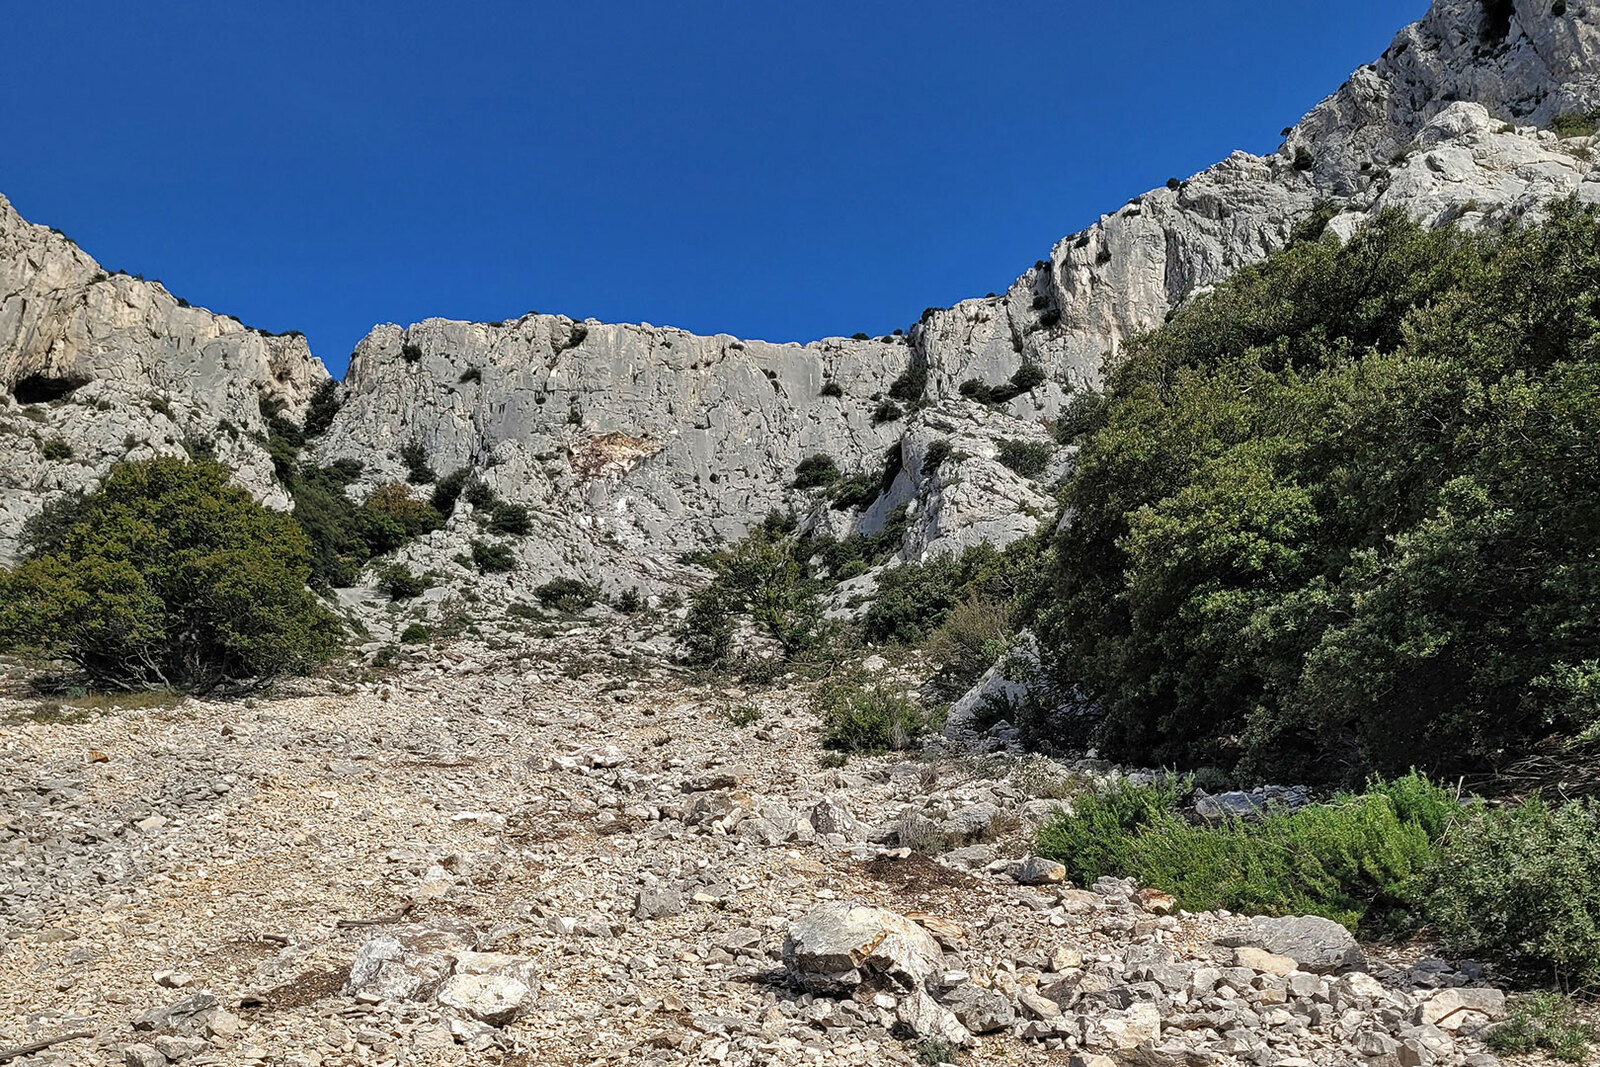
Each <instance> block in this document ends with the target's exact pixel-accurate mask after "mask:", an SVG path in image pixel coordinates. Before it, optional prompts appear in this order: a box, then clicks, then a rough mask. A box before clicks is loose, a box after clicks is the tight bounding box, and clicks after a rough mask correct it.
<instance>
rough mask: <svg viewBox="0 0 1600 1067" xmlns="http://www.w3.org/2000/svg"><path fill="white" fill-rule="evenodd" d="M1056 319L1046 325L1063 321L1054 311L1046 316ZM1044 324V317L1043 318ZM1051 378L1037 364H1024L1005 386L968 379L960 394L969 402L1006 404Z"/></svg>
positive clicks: (1059, 314)
mask: <svg viewBox="0 0 1600 1067" xmlns="http://www.w3.org/2000/svg"><path fill="white" fill-rule="evenodd" d="M1050 315H1053V316H1054V317H1053V318H1052V319H1051V321H1050V322H1048V323H1043V324H1044V325H1048V326H1054V325H1055V324H1056V323H1057V322H1059V321H1060V320H1061V313H1060V312H1059V311H1055V310H1054V309H1052V310H1051V311H1049V312H1046V316H1050ZM1041 322H1043V316H1042V317H1041ZM1049 378H1050V376H1049V375H1048V374H1046V373H1045V371H1044V368H1043V367H1041V366H1039V365H1038V364H1037V363H1024V364H1022V366H1020V367H1018V368H1017V372H1016V373H1015V374H1013V375H1012V376H1011V380H1010V381H1009V382H1007V383H1006V384H1005V385H990V384H988V383H987V382H985V381H984V380H983V379H982V378H968V379H967V380H966V381H964V382H962V383H961V385H960V387H959V388H960V393H961V395H962V396H964V397H966V398H967V399H969V400H976V401H977V402H978V403H980V404H1004V403H1007V402H1008V401H1011V400H1015V399H1016V398H1017V397H1019V396H1021V395H1023V394H1024V393H1031V392H1033V390H1035V389H1037V388H1038V387H1039V386H1041V385H1043V384H1044V383H1045V382H1046V381H1048V380H1049Z"/></svg>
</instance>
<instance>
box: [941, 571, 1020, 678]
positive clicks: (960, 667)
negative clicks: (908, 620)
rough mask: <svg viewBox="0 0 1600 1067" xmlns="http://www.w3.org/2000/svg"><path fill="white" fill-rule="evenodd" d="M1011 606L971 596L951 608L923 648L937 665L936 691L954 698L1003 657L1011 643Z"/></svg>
mask: <svg viewBox="0 0 1600 1067" xmlns="http://www.w3.org/2000/svg"><path fill="white" fill-rule="evenodd" d="M1011 615H1012V606H1011V604H1010V602H1008V601H1004V600H991V599H989V598H987V597H982V596H970V597H968V598H967V599H965V600H963V601H961V602H960V603H959V604H957V605H956V606H955V607H954V608H952V609H951V610H950V612H949V614H947V615H946V616H945V618H944V621H943V622H941V623H940V624H939V626H938V628H936V629H935V630H934V631H933V632H932V633H931V634H929V635H928V639H927V642H926V644H925V645H924V648H925V649H926V651H927V653H928V656H929V658H930V659H932V660H933V661H934V662H935V663H939V664H941V665H942V666H941V667H940V670H939V673H938V675H937V677H936V682H937V685H938V688H939V691H940V692H942V693H944V694H945V695H947V696H949V697H951V698H955V697H959V696H960V695H961V694H962V693H965V692H966V691H967V690H968V689H969V688H971V686H972V683H974V682H976V681H977V680H978V679H979V678H980V677H982V676H983V673H984V672H985V671H987V670H988V669H989V668H990V667H992V666H994V664H995V661H997V660H998V659H999V658H1000V657H1001V656H1003V655H1005V653H1006V649H1007V648H1008V647H1009V646H1010V643H1011V641H1010V639H1011V632H1012V631H1011Z"/></svg>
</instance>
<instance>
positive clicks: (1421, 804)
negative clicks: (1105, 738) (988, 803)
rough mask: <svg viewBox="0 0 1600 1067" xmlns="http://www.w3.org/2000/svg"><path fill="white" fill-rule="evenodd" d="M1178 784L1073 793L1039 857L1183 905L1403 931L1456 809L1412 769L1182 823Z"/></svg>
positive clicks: (1075, 874)
mask: <svg viewBox="0 0 1600 1067" xmlns="http://www.w3.org/2000/svg"><path fill="white" fill-rule="evenodd" d="M1188 789H1189V786H1188V785H1187V783H1180V782H1177V781H1176V780H1175V779H1171V778H1168V779H1165V780H1163V781H1160V782H1158V783H1157V784H1156V785H1154V786H1142V787H1141V786H1133V785H1129V784H1127V783H1126V782H1124V783H1119V784H1118V786H1116V787H1115V788H1114V789H1113V790H1112V791H1111V792H1110V793H1108V794H1105V795H1103V796H1085V797H1081V798H1079V799H1078V800H1077V801H1075V802H1074V804H1073V811H1072V813H1071V814H1066V813H1062V814H1059V815H1057V817H1056V818H1054V819H1053V820H1051V821H1050V822H1049V823H1047V824H1046V825H1045V826H1044V827H1043V828H1042V829H1041V830H1040V832H1039V839H1038V846H1039V850H1040V854H1041V855H1046V856H1050V857H1052V858H1054V859H1056V860H1058V861H1059V862H1061V863H1063V864H1065V865H1066V866H1067V869H1068V877H1069V878H1072V879H1074V880H1076V881H1079V882H1080V884H1090V883H1092V882H1093V881H1094V880H1095V879H1097V878H1099V877H1101V876H1102V875H1116V876H1118V877H1131V878H1134V879H1136V880H1138V881H1139V883H1140V884H1141V885H1148V886H1153V887H1155V888H1157V889H1161V890H1163V891H1165V892H1168V893H1171V894H1172V895H1173V896H1174V897H1176V898H1177V900H1178V903H1179V905H1180V906H1181V907H1183V908H1186V909H1189V910H1191V911H1211V910H1215V909H1217V908H1227V909H1229V910H1231V911H1238V912H1242V913H1244V914H1269V915H1322V916H1325V917H1327V918H1330V919H1334V920H1336V921H1338V922H1342V923H1344V924H1346V925H1347V926H1350V927H1352V928H1354V927H1356V926H1358V925H1359V924H1361V923H1362V922H1363V921H1364V920H1366V921H1369V922H1372V923H1374V924H1378V923H1387V924H1391V925H1399V926H1409V925H1413V924H1414V923H1415V921H1416V918H1415V917H1416V915H1417V913H1418V912H1419V910H1420V908H1421V907H1422V906H1423V889H1424V887H1425V880H1426V879H1427V878H1428V877H1429V876H1430V874H1431V871H1432V870H1433V867H1434V863H1435V857H1436V852H1435V841H1436V839H1435V837H1434V836H1433V835H1432V833H1431V832H1430V831H1431V829H1432V828H1433V827H1442V826H1444V825H1446V824H1447V823H1448V821H1449V820H1450V819H1451V818H1452V817H1453V816H1454V815H1455V814H1456V813H1457V811H1458V808H1457V805H1456V802H1455V799H1454V797H1453V795H1452V794H1450V793H1448V792H1446V791H1444V790H1441V789H1439V788H1437V787H1435V786H1432V785H1430V784H1429V783H1427V781H1426V780H1425V779H1423V778H1422V777H1421V776H1420V775H1412V776H1409V777H1408V778H1405V779H1401V780H1399V781H1398V782H1394V783H1374V784H1373V785H1372V786H1371V787H1370V788H1369V790H1368V791H1367V792H1365V793H1361V794H1341V795H1339V796H1337V797H1334V798H1333V799H1332V800H1331V801H1329V802H1328V803H1325V804H1313V805H1310V806H1308V807H1305V808H1301V809H1300V810H1298V811H1295V812H1283V811H1269V812H1267V813H1266V814H1265V816H1264V817H1263V818H1261V819H1260V820H1259V821H1256V822H1250V821H1231V822H1227V823H1224V824H1222V825H1220V826H1191V825H1189V824H1188V823H1186V822H1184V821H1183V820H1182V819H1181V818H1179V817H1178V816H1177V814H1176V805H1177V802H1178V801H1179V800H1180V799H1181V797H1182V795H1183V794H1185V793H1187V792H1188Z"/></svg>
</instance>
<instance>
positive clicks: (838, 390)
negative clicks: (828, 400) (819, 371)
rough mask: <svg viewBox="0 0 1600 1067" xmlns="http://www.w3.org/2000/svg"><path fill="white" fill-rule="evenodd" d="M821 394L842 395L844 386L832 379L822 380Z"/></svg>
mask: <svg viewBox="0 0 1600 1067" xmlns="http://www.w3.org/2000/svg"><path fill="white" fill-rule="evenodd" d="M822 395H823V396H831V397H841V396H844V386H842V385H840V384H839V383H838V382H833V381H829V382H823V383H822Z"/></svg>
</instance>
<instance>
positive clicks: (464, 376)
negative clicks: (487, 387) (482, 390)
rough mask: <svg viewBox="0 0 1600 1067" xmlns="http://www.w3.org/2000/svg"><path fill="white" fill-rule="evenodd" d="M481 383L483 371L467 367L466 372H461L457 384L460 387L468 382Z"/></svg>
mask: <svg viewBox="0 0 1600 1067" xmlns="http://www.w3.org/2000/svg"><path fill="white" fill-rule="evenodd" d="M481 381H483V371H482V370H481V369H479V368H477V367H468V368H467V369H466V370H464V371H462V372H461V377H460V378H459V379H458V382H459V384H461V385H466V384H467V383H468V382H481Z"/></svg>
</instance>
